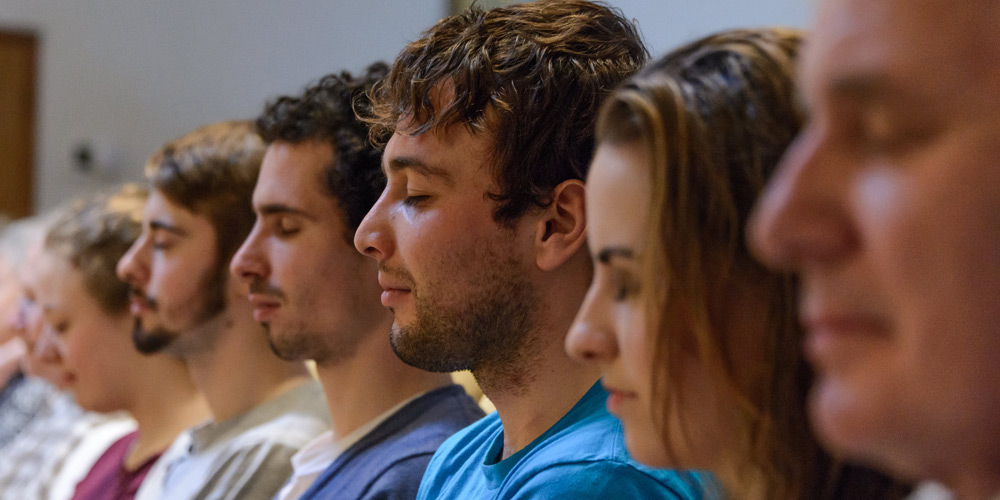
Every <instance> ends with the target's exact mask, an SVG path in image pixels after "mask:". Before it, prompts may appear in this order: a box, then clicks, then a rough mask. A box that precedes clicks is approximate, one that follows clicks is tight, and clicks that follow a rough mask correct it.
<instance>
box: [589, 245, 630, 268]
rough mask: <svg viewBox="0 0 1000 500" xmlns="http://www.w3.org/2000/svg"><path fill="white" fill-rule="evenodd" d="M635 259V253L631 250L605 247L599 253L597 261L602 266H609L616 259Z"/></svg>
mask: <svg viewBox="0 0 1000 500" xmlns="http://www.w3.org/2000/svg"><path fill="white" fill-rule="evenodd" d="M634 257H635V252H633V251H632V249H631V248H626V247H604V248H602V249H601V251H600V252H598V253H597V261H598V262H600V263H601V264H607V263H608V262H611V259H614V258H619V259H632V258H634Z"/></svg>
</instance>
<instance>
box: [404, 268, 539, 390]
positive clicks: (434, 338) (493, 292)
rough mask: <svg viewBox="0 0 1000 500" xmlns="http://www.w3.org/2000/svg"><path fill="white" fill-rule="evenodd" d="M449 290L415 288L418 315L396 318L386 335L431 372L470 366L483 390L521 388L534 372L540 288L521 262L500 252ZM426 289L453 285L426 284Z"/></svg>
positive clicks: (407, 358)
mask: <svg viewBox="0 0 1000 500" xmlns="http://www.w3.org/2000/svg"><path fill="white" fill-rule="evenodd" d="M491 262H495V263H496V264H494V265H488V266H487V267H485V268H484V269H489V272H488V273H485V274H484V275H482V276H479V277H478V278H477V279H476V282H474V283H473V284H471V285H470V286H468V287H463V289H461V290H460V291H458V292H456V293H452V294H443V295H441V296H434V295H433V294H430V293H428V294H421V293H420V291H419V290H417V289H416V288H414V290H413V299H414V304H415V310H416V319H415V320H414V321H413V323H412V324H409V325H405V326H404V325H399V324H398V323H396V322H394V323H393V325H392V329H391V331H390V336H389V339H390V341H391V344H392V349H393V351H394V352H395V353H396V355H397V356H398V357H399V358H400V359H401V360H403V362H405V363H406V364H409V365H411V366H414V367H416V368H420V369H422V370H427V371H431V372H454V371H459V370H471V371H472V372H473V374H474V375H475V376H476V380H477V381H478V383H479V384H480V386H482V387H483V390H484V392H487V393H489V392H492V391H491V389H492V388H496V389H500V390H503V391H504V392H507V393H511V392H514V393H517V392H521V391H522V390H523V389H524V387H526V386H527V385H529V384H530V383H531V380H532V375H531V374H532V373H534V363H533V358H534V355H533V348H534V346H535V345H536V344H537V326H536V322H537V309H538V294H537V292H536V290H535V287H534V285H533V284H532V283H531V281H530V280H529V279H528V277H527V275H526V273H525V272H524V271H523V269H522V266H521V265H520V263H519V262H517V261H516V260H515V259H513V258H498V259H496V260H495V261H491ZM424 288H425V289H427V290H447V289H455V288H454V287H452V288H445V287H441V286H435V284H434V283H429V284H426V285H425V287H424Z"/></svg>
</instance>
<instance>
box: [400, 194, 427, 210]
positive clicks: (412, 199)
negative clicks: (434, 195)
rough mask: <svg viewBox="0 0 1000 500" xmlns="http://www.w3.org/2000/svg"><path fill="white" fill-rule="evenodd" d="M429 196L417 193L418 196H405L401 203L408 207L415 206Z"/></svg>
mask: <svg viewBox="0 0 1000 500" xmlns="http://www.w3.org/2000/svg"><path fill="white" fill-rule="evenodd" d="M428 198H430V196H427V195H418V196H407V197H406V198H404V199H403V204H404V205H406V206H408V207H415V206H418V205H420V204H421V203H423V202H424V201H426V200H427V199H428Z"/></svg>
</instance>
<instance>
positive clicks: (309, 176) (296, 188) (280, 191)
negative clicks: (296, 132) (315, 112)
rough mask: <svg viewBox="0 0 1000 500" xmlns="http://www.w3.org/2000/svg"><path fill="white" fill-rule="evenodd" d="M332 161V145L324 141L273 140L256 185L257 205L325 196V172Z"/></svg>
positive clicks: (255, 201)
mask: <svg viewBox="0 0 1000 500" xmlns="http://www.w3.org/2000/svg"><path fill="white" fill-rule="evenodd" d="M331 162H333V147H332V146H331V145H330V144H328V143H326V142H323V141H303V142H299V143H295V144H292V143H288V142H282V141H278V142H274V143H271V145H269V146H268V147H267V151H266V152H265V153H264V160H263V162H262V163H261V167H260V175H259V176H258V177H257V184H256V186H255V187H254V193H253V198H254V204H255V205H256V204H258V203H260V202H265V201H276V200H275V198H278V199H280V200H281V201H282V202H283V203H289V202H291V201H293V200H295V199H296V197H300V196H302V195H305V194H320V195H325V194H326V193H327V190H326V189H324V183H325V182H326V179H325V178H324V176H323V172H324V170H325V169H326V167H327V166H328V165H330V163H331Z"/></svg>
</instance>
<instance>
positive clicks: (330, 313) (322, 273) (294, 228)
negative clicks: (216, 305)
mask: <svg viewBox="0 0 1000 500" xmlns="http://www.w3.org/2000/svg"><path fill="white" fill-rule="evenodd" d="M331 161H333V152H332V150H331V147H330V145H329V144H327V143H325V142H314V141H307V142H302V143H298V144H290V143H286V142H276V143H274V144H272V145H271V146H269V147H268V150H267V153H266V154H265V156H264V161H263V164H262V166H261V172H260V176H259V177H258V180H257V186H256V188H255V189H254V198H253V203H254V210H255V211H256V212H257V222H256V224H255V225H254V227H253V230H252V231H251V233H250V235H249V236H248V237H247V240H246V241H245V242H244V243H243V245H242V246H241V247H240V249H239V251H237V253H236V255H235V256H234V257H233V261H232V265H231V271H232V273H233V274H234V275H235V276H239V277H241V278H242V279H243V281H244V283H245V284H247V285H248V286H249V289H250V295H249V299H250V301H251V303H252V304H253V305H254V318H255V319H256V320H257V321H260V322H262V323H264V324H265V325H267V332H268V339H269V340H270V343H271V346H272V348H273V349H274V350H275V352H276V353H277V354H278V355H279V356H281V357H282V358H284V359H288V360H303V359H312V360H315V361H316V362H317V364H319V365H321V366H322V365H326V364H336V363H337V362H338V361H340V360H342V359H345V358H349V357H351V356H353V355H354V353H355V352H356V351H357V349H358V344H359V343H360V342H362V341H363V340H364V338H365V336H366V335H367V333H368V332H369V331H370V330H371V329H372V327H373V326H376V325H378V324H379V323H382V322H385V321H386V320H387V319H388V314H386V311H385V310H384V309H383V308H382V307H381V304H379V302H378V300H377V297H378V295H379V292H380V291H381V290H380V288H379V287H378V282H377V281H376V279H375V275H376V273H377V269H376V265H375V263H374V262H372V261H371V259H367V258H365V257H364V256H363V255H361V254H359V253H358V252H357V251H355V250H354V248H353V247H352V246H351V245H350V244H349V243H348V242H347V239H346V235H347V234H348V233H347V230H346V227H345V225H344V222H343V215H342V211H341V209H340V207H339V206H338V205H337V202H336V200H335V199H334V198H332V197H330V196H329V194H328V193H327V192H326V191H325V190H324V189H325V188H324V184H323V172H324V168H325V167H326V165H328V164H329V163H330V162H331ZM383 341H384V340H383Z"/></svg>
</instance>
